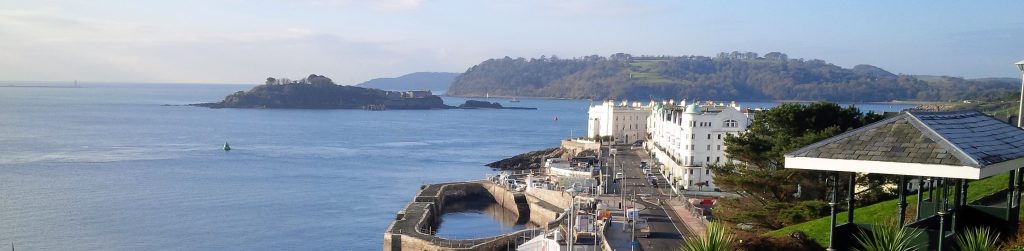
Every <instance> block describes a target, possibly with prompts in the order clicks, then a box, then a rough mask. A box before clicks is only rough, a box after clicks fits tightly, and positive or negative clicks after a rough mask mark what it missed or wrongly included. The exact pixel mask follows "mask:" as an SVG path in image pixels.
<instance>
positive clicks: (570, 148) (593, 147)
mask: <svg viewBox="0 0 1024 251" xmlns="http://www.w3.org/2000/svg"><path fill="white" fill-rule="evenodd" d="M561 145H562V149H565V151H567V152H569V153H570V154H572V156H577V154H579V153H580V152H582V151H586V150H590V151H594V152H597V151H598V150H599V149H600V147H601V145H600V144H598V143H597V142H594V141H582V140H562V144H561Z"/></svg>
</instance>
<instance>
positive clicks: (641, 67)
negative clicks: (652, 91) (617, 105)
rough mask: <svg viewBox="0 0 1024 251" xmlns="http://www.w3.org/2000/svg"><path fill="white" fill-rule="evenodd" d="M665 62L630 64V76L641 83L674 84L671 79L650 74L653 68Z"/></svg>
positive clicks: (640, 61)
mask: <svg viewBox="0 0 1024 251" xmlns="http://www.w3.org/2000/svg"><path fill="white" fill-rule="evenodd" d="M661 61H665V60H634V61H632V62H630V63H629V66H630V67H629V68H628V69H629V70H628V71H629V74H630V76H632V77H633V79H636V80H637V82H641V83H672V82H673V81H672V80H671V79H668V78H665V77H664V76H661V75H658V74H657V73H653V72H650V69H651V67H652V66H654V65H655V64H657V63H658V62H661Z"/></svg>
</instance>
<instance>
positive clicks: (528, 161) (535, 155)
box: [487, 147, 568, 170]
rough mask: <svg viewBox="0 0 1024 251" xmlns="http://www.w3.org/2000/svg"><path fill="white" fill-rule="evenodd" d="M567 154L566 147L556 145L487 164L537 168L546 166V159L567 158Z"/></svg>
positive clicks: (519, 168)
mask: <svg viewBox="0 0 1024 251" xmlns="http://www.w3.org/2000/svg"><path fill="white" fill-rule="evenodd" d="M567 155H568V153H567V152H565V150H564V149H562V148H559V147H554V148H548V149H544V150H540V151H533V152H528V153H524V154H520V155H516V156H512V157H511V158H507V159H503V160H499V161H495V162H493V163H490V164H487V166H488V167H491V168H494V169H498V170H524V169H537V168H541V167H543V166H544V160H546V159H549V158H565V157H567Z"/></svg>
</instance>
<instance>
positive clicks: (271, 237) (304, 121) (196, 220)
mask: <svg viewBox="0 0 1024 251" xmlns="http://www.w3.org/2000/svg"><path fill="white" fill-rule="evenodd" d="M80 87H82V88H55V87H6V86H4V87H0V249H6V248H8V247H6V246H7V245H11V246H13V247H14V248H15V249H16V250H379V249H380V248H381V247H382V246H383V232H384V229H385V228H386V227H387V225H388V224H389V223H390V221H391V220H392V219H394V218H395V214H396V213H397V212H398V211H399V210H400V209H401V208H402V207H403V206H404V205H405V204H406V203H408V202H409V201H410V200H411V199H412V196H413V195H414V194H415V193H416V191H417V190H418V189H419V187H420V186H421V185H423V184H427V183H437V182H450V181H463V180H475V179H483V178H484V177H485V176H486V175H487V174H491V173H493V172H494V171H492V170H490V169H489V168H487V167H485V166H484V164H486V163H489V162H493V161H496V160H499V159H502V158H506V157H510V156H512V155H515V154H519V153H523V152H527V151H533V150H540V149H543V148H548V147H556V146H557V145H558V142H559V140H560V139H563V138H568V137H572V136H582V135H585V134H586V122H587V108H588V105H590V104H591V102H590V101H586V100H552V99H522V100H521V102H519V103H510V102H508V100H505V99H494V98H492V99H490V101H497V102H501V103H502V104H504V105H506V106H523V107H536V108H538V109H537V110H484V109H481V110H389V111H364V110H302V109H208V108H201V107H192V106H187V104H191V103H200V102H213V101H219V100H221V99H223V97H224V96H225V95H227V94H230V93H233V92H236V91H243V90H248V89H249V88H251V87H252V86H247V85H216V84H130V83H125V84H109V83H105V84H95V83H93V84H82V85H81V86H80ZM444 99H445V102H446V103H447V104H450V105H451V104H460V103H462V102H463V101H465V100H466V99H465V98H457V97H444ZM741 104H742V105H745V106H752V107H771V106H773V105H775V103H771V102H741ZM912 106H913V105H891V104H859V105H858V107H860V108H861V109H862V110H873V111H898V110H901V109H903V108H909V107H912ZM225 143H229V144H230V145H231V148H232V150H231V151H224V150H223V146H224V144H225ZM494 211H499V210H493V209H488V210H481V211H478V212H468V213H460V214H453V215H452V217H451V218H448V219H446V220H445V223H442V224H441V228H440V229H439V235H443V236H446V237H453V238H473V237H479V236H486V235H492V234H497V233H501V232H507V231H512V230H515V229H520V228H522V226H519V227H517V226H515V225H514V224H509V223H508V222H507V220H503V218H514V217H508V216H507V215H502V213H500V212H499V213H494ZM488 214H490V215H488ZM495 214H497V215H495ZM446 217H447V216H446ZM446 225H447V226H448V228H445V226H446ZM467 226H468V227H467Z"/></svg>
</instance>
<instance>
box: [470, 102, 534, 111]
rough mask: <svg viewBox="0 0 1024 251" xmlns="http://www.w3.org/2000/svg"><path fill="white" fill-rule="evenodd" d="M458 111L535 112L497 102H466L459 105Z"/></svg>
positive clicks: (526, 108) (528, 108)
mask: <svg viewBox="0 0 1024 251" xmlns="http://www.w3.org/2000/svg"><path fill="white" fill-rule="evenodd" d="M458 108H459V109H509V110H537V108H533V107H505V106H502V105H501V103H498V102H487V101H479V100H466V103H463V104H461V105H459V107H458Z"/></svg>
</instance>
